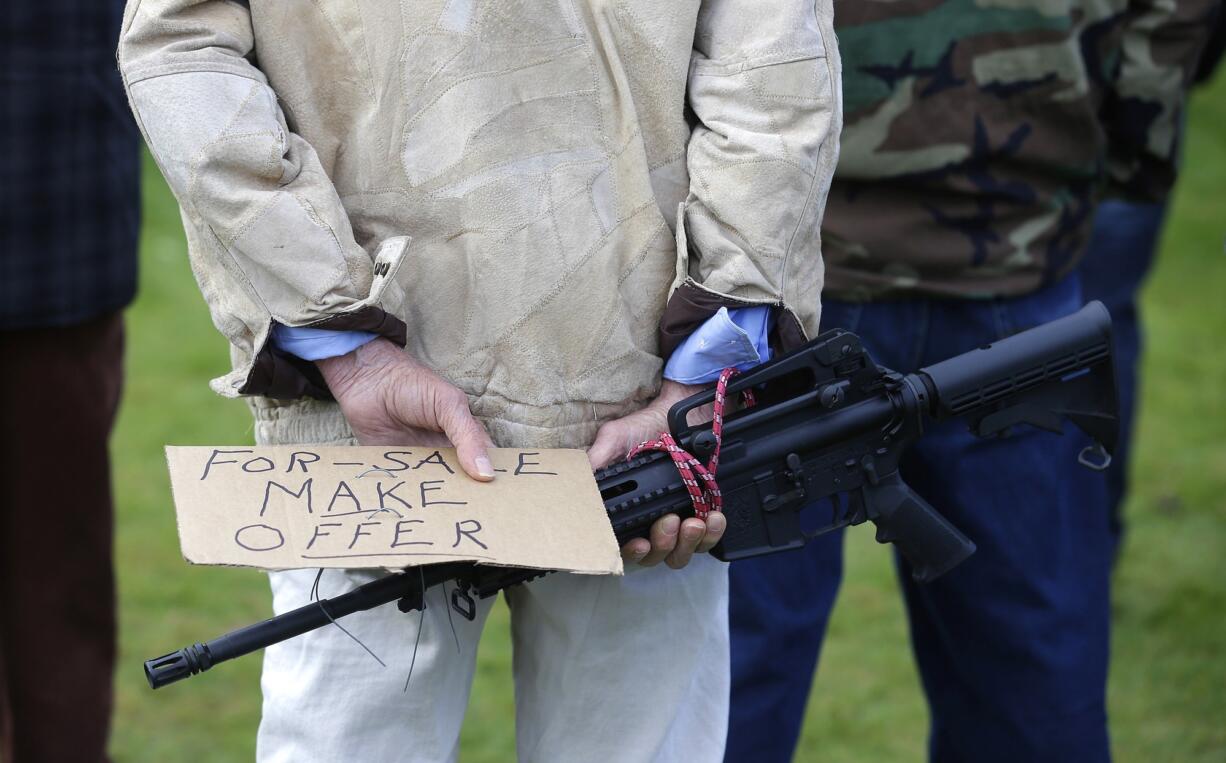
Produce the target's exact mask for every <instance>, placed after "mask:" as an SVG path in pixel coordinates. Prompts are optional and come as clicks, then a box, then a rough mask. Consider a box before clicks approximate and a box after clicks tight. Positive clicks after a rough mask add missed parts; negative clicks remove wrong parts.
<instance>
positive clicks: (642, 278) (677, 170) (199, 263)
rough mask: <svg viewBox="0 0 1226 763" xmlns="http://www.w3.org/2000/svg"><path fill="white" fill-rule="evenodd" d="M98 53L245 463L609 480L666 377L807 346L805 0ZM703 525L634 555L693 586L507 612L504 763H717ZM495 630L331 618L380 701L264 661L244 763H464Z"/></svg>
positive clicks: (835, 120) (320, 11)
mask: <svg viewBox="0 0 1226 763" xmlns="http://www.w3.org/2000/svg"><path fill="white" fill-rule="evenodd" d="M119 58H120V65H121V68H122V70H123V73H124V77H125V82H126V84H127V87H128V93H129V97H130V99H131V102H132V106H133V110H134V111H135V113H136V115H137V117H138V121H139V122H140V123H141V126H142V129H143V131H144V133H145V136H146V138H147V140H148V142H149V144H150V147H151V149H152V151H153V153H154V156H155V157H156V159H157V161H158V163H159V165H160V167H161V168H162V170H163V173H164V174H165V175H166V178H167V180H168V182H169V183H170V186H171V188H172V189H173V190H174V192H175V194H176V196H177V198H178V199H179V202H180V204H181V206H182V209H183V216H184V222H185V228H186V230H187V235H188V240H189V245H190V250H191V256H192V262H193V267H194V269H195V272H196V275H197V279H198V281H199V283H200V286H201V289H202V290H203V292H204V294H205V297H206V299H207V300H208V302H209V305H210V309H211V311H212V314H213V318H214V322H215V323H216V325H217V326H218V328H219V329H220V330H221V331H222V333H223V334H225V335H226V336H227V338H228V339H229V340H230V342H231V346H232V356H233V359H234V370H233V371H232V372H231V373H230V374H228V375H226V376H224V377H222V378H220V379H217V380H215V381H214V388H215V389H216V390H217V391H218V392H220V393H221V394H224V395H228V396H246V397H248V399H249V401H250V403H251V406H252V410H253V412H254V415H255V419H256V437H257V440H258V441H259V442H260V443H263V444H282V443H283V444H289V443H306V442H311V443H354V442H361V443H367V444H376V443H396V444H410V443H413V444H430V443H432V442H435V441H437V442H446V441H450V442H451V443H454V445H455V446H456V447H457V449H458V453H459V458H460V460H461V462H462V463H463V465H464V468H465V470H466V471H467V472H468V473H469V474H470V475H471V476H473V477H474V478H476V479H492V478H494V473H493V470H492V469H491V467H490V463H489V460H488V458H487V457H486V455H485V449H486V448H488V447H489V446H491V445H492V444H499V445H507V446H533V447H538V446H539V447H585V446H591V448H590V451H589V453H590V456H591V460H592V462H593V465H594V466H601V465H603V464H606V463H608V462H610V461H612V460H614V459H616V458H619V457H621V456H622V455H624V452H625V449H626V447H627V446H628V445H629V444H632V443H633V442H636V441H638V440H640V439H644V438H646V437H648V436H651V435H654V434H655V433H657V432H659V431H660V430H661V429H663V428H664V422H663V413H664V412H665V411H666V410H667V409H668V407H669V406H670V405H671V403H672V402H674V401H676V400H678V399H680V398H681V397H682V396H684V395H685V394H686V393H687V392H688V391H690V390H692V389H693V387H689V386H686V385H685V384H683V383H682V382H697V381H701V380H704V379H705V378H707V377H708V376H709V375H710V373H711V372H712V371H713V370H717V369H718V368H720V367H722V366H723V365H729V364H743V365H749V364H752V363H754V362H756V361H758V360H760V359H762V358H763V357H765V356H766V355H768V354H769V352H770V348H769V345H772V344H773V345H774V346H775V347H776V348H788V347H791V346H795V345H797V344H799V343H800V342H801V341H803V340H804V339H805V338H806V337H807V336H810V335H812V334H813V332H814V331H815V330H816V326H817V318H818V311H817V305H818V295H819V292H820V289H821V282H822V276H821V273H822V269H821V261H820V255H819V250H818V243H817V241H818V236H817V231H818V227H819V225H820V220H821V212H822V208H823V205H824V201H825V196H826V191H827V188H828V185H829V181H830V176H831V174H832V171H833V166H834V163H835V158H836V153H837V135H838V130H839V114H840V111H841V108H840V104H839V95H838V94H839V87H840V79H839V68H838V54H837V49H836V47H835V41H834V37H833V34H832V33H831V6H830V2H829V0H821V1H820V2H817V3H816V4H815V3H813V2H811V1H810V0H704V1H703V2H699V0H685V1H684V2H676V3H672V2H670V3H659V2H657V1H656V0H621V1H620V2H603V1H597V0H584V1H582V2H572V3H559V2H552V1H551V0H531V1H529V2H521V3H493V4H484V3H476V2H472V0H449V1H447V2H443V1H442V0H438V1H437V2H421V3H403V4H392V3H380V4H371V5H361V4H358V3H330V4H327V5H326V6H325V5H321V4H311V5H302V4H289V3H279V2H273V1H272V0H263V1H261V0H252V2H250V3H249V4H239V3H234V2H226V1H225V0H139V1H138V0H133V2H131V3H130V5H129V9H128V13H127V16H126V19H125V26H124V32H123V36H122V38H121V42H120V47H119ZM722 308H731V310H732V312H731V313H730V312H729V311H727V310H723V309H722ZM745 308H756V309H751V310H748V312H737V311H738V310H740V309H745ZM696 331H697V332H698V333H700V334H701V336H702V341H698V342H694V343H687V342H686V340H687V338H688V337H689V336H690V335H691V334H692V333H694V332H696ZM708 340H709V341H708ZM711 343H714V345H715V346H718V345H720V344H721V343H722V344H728V345H730V346H733V347H735V349H734V350H733V351H731V352H727V353H711V352H710V351H709V350H710V348H711V347H712V346H713V345H712V344H711ZM681 345H684V346H683V347H682V350H681V351H680V352H681V354H680V355H677V354H675V353H674V352H673V351H674V350H676V349H677V348H678V346H681ZM402 348H403V349H402ZM666 360H668V361H670V370H671V371H672V373H668V374H666V376H668V377H669V378H670V379H672V380H673V381H664V382H663V383H661V372H662V369H663V367H664V364H665V361H666ZM722 522H723V520H722V517H719V516H713V518H712V519H711V520H710V521H709V522H707V523H703V522H702V521H700V520H696V519H690V520H687V521H686V522H685V523H679V522H678V521H677V518H676V517H675V516H672V517H665V518H663V519H661V520H659V521H658V522H657V523H656V525H655V527H654V528H653V531H652V534H651V541H650V542H648V541H646V540H640V541H637V542H631V543H629V544H627V546H626V548H625V549H624V554H625V556H626V558H627V561H628V562H631V563H633V562H639V563H642V564H646V565H648V566H653V565H656V564H658V563H659V562H660V561H666V562H668V565H669V566H670V567H676V568H680V567H685V569H684V570H678V571H675V572H674V571H669V570H664V569H662V568H659V569H656V570H652V571H647V572H635V573H632V574H630V575H628V576H626V577H625V578H621V579H612V578H609V579H593V578H581V577H579V576H566V575H557V576H552V577H551V578H550V579H547V580H544V581H541V582H540V583H538V584H534V585H533V586H525V587H520V588H518V589H516V590H515V591H514V593H513V594H512V595H511V596H510V602H511V608H512V619H513V633H514V639H515V647H516V699H517V703H516V704H517V745H518V748H519V754H520V757H521V758H522V759H525V760H612V759H619V760H635V761H649V760H676V759H685V760H694V761H712V760H718V759H720V757H721V755H722V752H723V744H724V727H725V723H726V719H727V712H728V706H727V689H728V682H727V660H728V651H727V630H726V622H725V607H726V577H725V575H726V572H725V570H724V568H723V567H722V565H719V564H717V563H714V562H712V561H710V560H708V559H706V558H695V559H693V561H692V562H691V556H692V554H693V553H694V552H695V551H703V550H706V549H709V548H710V547H711V546H712V545H714V543H715V542H716V541H718V539H719V537H720V535H721V532H722V529H723V525H722ZM687 563H688V566H687ZM271 578H272V586H273V594H274V607H275V609H277V610H278V611H284V610H286V609H290V608H294V607H298V606H301V605H303V604H305V603H306V602H307V601H308V600H309V597H310V589H311V583H312V581H313V579H314V573H312V572H309V571H298V572H285V573H274V574H273V575H272V576H271ZM340 578H343V580H341V579H340ZM365 579H367V576H366V575H363V574H360V573H356V572H355V573H350V574H344V575H343V576H342V575H337V576H336V577H335V578H333V577H331V576H326V577H325V578H324V580H323V587H324V588H325V591H324V593H325V594H331V593H335V592H337V591H339V590H343V589H345V588H348V587H351V586H352V585H353V584H355V583H357V582H361V581H363V580H365ZM440 604H443V603H442V602H440ZM488 611H489V604H488V602H486V603H484V604H483V605H482V606H480V607H479V611H478V613H477V617H476V619H475V620H474V621H473V622H472V623H471V624H469V623H467V622H464V621H457V622H456V627H457V628H458V629H459V631H460V632H459V636H460V640H461V644H462V648H461V653H460V654H456V653H454V652H453V651H452V650H453V649H454V646H452V642H451V634H450V633H449V632H448V624H447V620H446V605H445V604H443V605H442V606H435V607H429V608H427V609H426V610H425V612H424V615H423V617H424V620H423V621H422V625H421V630H420V631H418V630H417V628H418V625H417V623H418V621H417V619H416V618H405V617H403V616H402V615H401V614H400V613H399V612H397V611H395V609H393V608H382V609H380V610H375V611H371V612H367V613H363V614H361V615H356V616H354V621H353V622H354V624H353V625H352V626H350V628H351V630H355V631H356V632H358V633H360V634H361V637H362V639H363V640H364V641H365V642H366V643H367V644H369V645H370V646H372V647H373V648H374V650H375V651H376V652H377V653H379V654H381V655H384V656H385V657H386V658H388V664H389V667H390V668H393V669H388V670H383V669H381V668H380V667H379V666H378V665H377V664H376V663H375V662H374V661H372V660H371V659H370V658H369V656H367V655H366V654H364V653H363V652H362V651H361V650H360V649H357V648H355V646H354V645H353V644H352V643H351V642H349V641H348V639H347V638H346V636H345V635H344V634H343V633H341V632H340V631H339V630H338V629H334V628H329V629H324V630H320V631H316V632H313V633H311V634H309V635H307V636H304V637H302V638H299V639H295V640H293V641H291V642H287V643H284V644H280V645H278V646H276V647H274V648H270V649H269V650H268V652H267V654H266V658H265V667H264V679H263V684H262V685H263V690H264V695H265V703H264V718H263V721H262V723H261V727H260V738H259V757H260V758H261V759H262V760H295V761H298V760H346V759H348V760H387V759H397V760H445V759H449V758H454V756H455V754H456V750H457V745H458V735H459V726H460V722H461V720H462V718H463V713H464V706H465V703H466V700H467V693H468V687H469V684H470V682H471V679H472V674H473V669H474V657H475V654H474V651H475V650H474V645H475V641H476V639H477V637H478V634H479V632H480V628H481V624H482V622H483V620H484V618H485V615H486V614H487V613H488ZM418 639H420V642H419V643H418V644H417V647H416V649H414V644H415V642H417V641H418ZM681 645H683V647H682V648H679V646H681ZM414 652H416V662H415V666H414V673H413V685H412V687H411V688H410V690H409V691H408V692H407V693H404V692H403V683H404V674H405V671H407V670H408V666H409V664H410V661H411V660H412V658H413V654H414ZM627 729H633V733H629V734H627V733H625V731H626V730H627Z"/></svg>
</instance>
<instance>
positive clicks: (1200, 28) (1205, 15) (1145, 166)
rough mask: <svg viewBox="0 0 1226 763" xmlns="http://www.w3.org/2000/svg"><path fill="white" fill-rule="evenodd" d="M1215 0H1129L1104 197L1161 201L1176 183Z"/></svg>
mask: <svg viewBox="0 0 1226 763" xmlns="http://www.w3.org/2000/svg"><path fill="white" fill-rule="evenodd" d="M1219 5H1220V0H1132V2H1130V4H1129V8H1128V11H1127V13H1126V14H1125V17H1124V28H1123V32H1122V38H1121V46H1120V51H1121V56H1120V63H1119V70H1118V73H1117V75H1116V79H1115V82H1114V87H1113V88H1112V91H1111V93H1109V94H1108V97H1107V100H1106V104H1105V106H1104V111H1105V113H1106V116H1107V125H1106V126H1107V135H1108V163H1107V171H1108V179H1109V192H1110V193H1111V194H1112V195H1115V196H1122V197H1124V198H1128V199H1132V200H1135V201H1144V202H1160V201H1162V200H1163V199H1164V198H1165V196H1166V194H1167V193H1168V192H1169V191H1170V189H1171V187H1172V185H1174V182H1175V175H1176V170H1177V168H1178V163H1179V146H1180V137H1181V135H1182V133H1183V111H1184V105H1185V103H1186V100H1187V93H1188V88H1189V86H1190V85H1191V82H1192V77H1193V75H1194V74H1195V72H1196V66H1197V63H1198V62H1199V60H1200V54H1201V51H1202V49H1203V48H1204V45H1205V42H1206V41H1207V40H1208V37H1209V31H1210V29H1211V27H1212V21H1213V18H1214V14H1215V11H1216V10H1217V7H1218V6H1219Z"/></svg>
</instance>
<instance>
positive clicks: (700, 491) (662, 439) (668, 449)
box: [626, 368, 754, 519]
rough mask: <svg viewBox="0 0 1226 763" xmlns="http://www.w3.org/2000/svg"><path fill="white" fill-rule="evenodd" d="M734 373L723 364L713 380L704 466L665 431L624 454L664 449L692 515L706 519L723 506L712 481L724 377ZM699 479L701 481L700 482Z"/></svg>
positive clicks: (721, 423)
mask: <svg viewBox="0 0 1226 763" xmlns="http://www.w3.org/2000/svg"><path fill="white" fill-rule="evenodd" d="M736 374H737V370H736V369H735V368H725V369H724V370H723V371H722V372H721V373H720V375H719V381H718V382H716V383H715V402H714V405H713V409H714V410H713V413H712V416H711V433H712V434H713V435H715V450H713V451H711V460H710V461H708V462H707V465H706V466H703V465H702V463H701V462H700V461H699V460H698V459H697V458H695V457H694V456H693V455H692V454H690V453H688V452H687V451H685V450H683V449H682V448H681V446H680V445H678V444H677V442H676V440H674V439H673V436H672V435H671V434H669V433H668V432H664V433H662V434H661V435H660V436H659V437H657V438H656V439H654V440H647V441H645V442H642V443H639V444H638V445H636V446H634V447H633V448H631V449H630V453H629V454H628V455H627V456H626V458H634V457H635V456H637V455H638V454H640V453H642V452H643V451H646V450H661V451H664V452H665V453H667V454H668V455H669V457H671V458H672V459H673V464H674V465H675V466H676V467H677V471H678V472H679V473H680V474H681V482H682V484H684V485H685V489H686V491H687V492H689V494H690V500H691V501H692V502H693V504H694V516H696V517H698V518H699V519H706V518H707V515H708V514H710V513H711V512H712V511H721V510H722V509H723V507H724V501H723V497H722V496H721V495H720V493H719V483H718V482H716V481H715V470H716V469H717V468H718V467H719V448H720V445H721V443H722V442H723V435H724V404H725V403H726V402H727V396H726V395H725V391H726V390H727V388H728V380H729V379H731V378H732V377H733V376H736ZM743 395H744V398H745V405H746V406H752V405H753V404H754V399H753V393H752V392H751V391H749V390H745V391H744V393H743ZM699 480H702V482H701V483H700V482H699Z"/></svg>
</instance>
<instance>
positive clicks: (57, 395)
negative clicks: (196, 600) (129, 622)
mask: <svg viewBox="0 0 1226 763" xmlns="http://www.w3.org/2000/svg"><path fill="white" fill-rule="evenodd" d="M122 353H123V323H122V319H121V317H120V315H119V313H113V314H110V315H107V316H104V317H102V318H98V319H95V320H93V321H90V322H88V323H85V324H81V325H76V326H71V327H65V328H51V329H31V330H22V331H0V358H3V371H2V372H0V423H2V427H0V436H2V437H3V445H0V449H2V450H0V495H2V496H3V504H2V505H0V759H2V760H5V761H13V763H42V762H43V761H55V763H61V762H63V763H75V761H82V762H83V763H85V762H88V763H97V761H100V760H105V759H106V744H107V733H108V729H109V725H110V715H111V674H112V672H113V670H114V662H115V586H114V579H113V575H112V570H111V538H112V536H111V517H112V506H111V482H110V463H109V459H108V456H107V439H108V437H109V435H110V431H111V424H112V423H113V421H114V419H115V412H116V408H117V406H118V404H119V390H120V384H121V379H122V362H121V359H122Z"/></svg>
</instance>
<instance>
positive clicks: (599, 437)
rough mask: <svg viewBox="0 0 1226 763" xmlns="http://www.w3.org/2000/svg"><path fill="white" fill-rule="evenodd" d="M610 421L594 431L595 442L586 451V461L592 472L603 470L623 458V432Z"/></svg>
mask: <svg viewBox="0 0 1226 763" xmlns="http://www.w3.org/2000/svg"><path fill="white" fill-rule="evenodd" d="M617 424H618V422H616V421H611V422H609V423H607V424H605V425H604V426H602V427H601V428H600V429H599V430H597V431H596V440H595V441H594V442H593V443H592V445H591V447H589V448H588V449H587V460H588V461H589V462H590V463H591V464H592V471H596V470H597V469H603V468H604V467H606V466H608V465H609V464H611V463H613V462H614V461H618V460H620V459H622V458H625V456H626V451H627V450H629V447H628V446H627V438H626V433H625V430H624V429H623V428H622V427H620V426H618V425H617Z"/></svg>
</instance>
